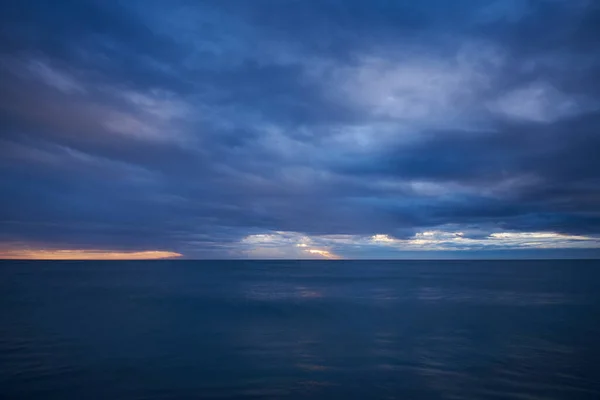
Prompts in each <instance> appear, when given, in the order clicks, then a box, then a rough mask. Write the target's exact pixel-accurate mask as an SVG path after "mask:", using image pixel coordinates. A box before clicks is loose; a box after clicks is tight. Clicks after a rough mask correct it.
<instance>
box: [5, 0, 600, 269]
mask: <svg viewBox="0 0 600 400" xmlns="http://www.w3.org/2000/svg"><path fill="white" fill-rule="evenodd" d="M12 3H13V4H11V5H10V6H8V7H2V11H5V12H3V13H0V22H1V23H2V24H3V30H2V32H0V43H2V45H1V46H2V50H3V51H2V55H1V56H0V74H1V75H2V76H3V78H4V79H1V80H0V93H2V95H1V96H0V174H2V177H3V179H2V180H0V191H1V192H2V193H3V194H4V193H6V194H7V195H6V196H2V197H1V198H0V242H2V243H5V244H7V245H8V244H10V245H11V246H12V245H14V244H19V245H28V246H29V247H30V248H34V249H72V250H77V249H85V250H89V251H92V250H97V251H102V249H111V250H112V251H114V252H139V251H146V249H161V251H168V252H173V253H179V254H183V255H184V256H186V257H190V258H194V257H199V258H227V257H255V258H273V257H275V258H277V257H285V258H323V257H335V256H339V257H344V258H354V257H358V258H365V257H381V256H386V257H394V256H398V257H399V256H402V254H403V253H402V252H413V253H411V254H415V253H414V252H420V251H423V252H427V251H432V250H435V251H437V253H436V254H441V252H452V254H454V253H461V254H464V255H465V256H466V255H467V254H474V253H476V252H479V251H484V252H485V251H488V252H489V253H487V254H496V253H492V252H493V251H496V250H498V251H500V250H502V251H504V250H506V251H524V250H525V249H530V250H531V251H538V252H541V253H535V254H538V255H541V256H543V254H550V253H548V251H550V250H552V249H557V248H564V249H570V250H572V251H573V252H575V251H576V250H577V249H579V250H581V251H582V253H580V254H584V253H583V251H584V250H585V251H586V252H585V254H591V253H593V254H596V255H597V254H598V251H597V250H596V249H597V247H596V239H595V238H597V236H598V235H599V234H600V209H599V207H598V204H600V176H599V173H598V171H600V161H598V157H597V155H596V152H597V151H596V149H597V148H599V146H600V137H599V136H598V134H597V130H598V126H600V112H599V111H600V110H599V108H598V101H599V99H600V83H599V82H598V79H597V77H598V72H599V71H600V57H599V56H598V54H600V51H599V50H600V49H599V48H598V47H599V45H598V41H597V37H598V34H599V32H598V26H599V25H598V24H597V23H596V22H597V19H598V16H599V15H600V9H599V8H598V6H597V5H596V4H594V3H593V2H586V1H576V0H574V1H540V2H513V1H508V2H504V1H503V2H499V1H492V0H490V1H483V2H481V1H473V0H458V1H456V2H452V3H451V4H450V3H446V2H438V1H432V2H388V1H379V0H376V1H374V2H360V1H348V2H337V1H323V2H316V1H315V2H311V1H306V2H293V3H285V4H283V3H282V4H279V3H278V4H273V2H269V1H263V0H257V1H255V2H252V5H250V3H248V4H247V3H246V2H234V3H231V4H221V3H220V2H216V3H197V4H196V3H190V2H187V1H174V2H173V3H172V4H169V7H166V6H165V5H164V4H163V3H162V2H160V1H148V2H145V1H144V2H141V1H131V2H127V3H122V4H112V3H106V2H98V1H95V0H81V1H65V2H61V3H60V4H52V5H51V7H50V4H49V3H48V4H45V3H44V4H42V3H40V2H36V1H30V0H25V1H22V2H12ZM548 26H551V27H552V29H548ZM458 233H463V235H462V236H461V235H458ZM501 234H502V235H504V236H502V235H501ZM261 235H266V236H261ZM494 235H496V236H494ZM497 235H501V236H497ZM506 235H509V236H506ZM510 235H513V236H510ZM519 235H520V236H519ZM544 235H550V236H549V237H547V236H544ZM581 238H585V239H581ZM511 249H512V250H511ZM544 251H546V253H544ZM519 254H522V253H519ZM532 254H533V253H532ZM552 254H555V253H552Z"/></svg>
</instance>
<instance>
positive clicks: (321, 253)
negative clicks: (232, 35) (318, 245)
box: [306, 249, 341, 260]
mask: <svg viewBox="0 0 600 400" xmlns="http://www.w3.org/2000/svg"><path fill="white" fill-rule="evenodd" d="M306 251H307V252H309V253H310V254H317V255H319V256H321V257H324V258H327V259H329V260H339V259H341V257H340V256H338V255H337V254H333V253H331V252H329V251H327V250H319V249H308V250H306Z"/></svg>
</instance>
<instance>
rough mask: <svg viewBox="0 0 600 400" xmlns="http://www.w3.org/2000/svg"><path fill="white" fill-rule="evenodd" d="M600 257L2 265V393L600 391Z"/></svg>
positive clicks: (566, 395)
mask: <svg viewBox="0 0 600 400" xmlns="http://www.w3.org/2000/svg"><path fill="white" fill-rule="evenodd" d="M599 360H600V262H598V261H495V262H490V261H483V262H482V261H452V262H450V261H442V262H440V261H414V262H413V261H400V262H374V261H361V262H347V261H323V262H320V261H316V262H315V261H312V262H311V261H306V262H298V261H294V262H247V261H246V262H243V261H242V262H240V261H233V262H232V261H224V262H196V261H189V262H188V261H149V262H148V261H144V262H14V261H11V262H8V261H4V262H0V398H2V399H238V398H240V399H262V398H266V399H269V398H270V399H300V398H315V399H333V398H339V399H396V398H397V399H509V398H512V399H531V400H533V399H570V400H577V399H595V400H597V399H600V369H599V368H598V366H597V364H598V361H599Z"/></svg>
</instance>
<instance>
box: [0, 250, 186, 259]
mask: <svg viewBox="0 0 600 400" xmlns="http://www.w3.org/2000/svg"><path fill="white" fill-rule="evenodd" d="M181 256H182V254H179V253H175V252H172V251H129V252H126V251H108V250H0V259H6V260H159V259H163V258H176V257H181Z"/></svg>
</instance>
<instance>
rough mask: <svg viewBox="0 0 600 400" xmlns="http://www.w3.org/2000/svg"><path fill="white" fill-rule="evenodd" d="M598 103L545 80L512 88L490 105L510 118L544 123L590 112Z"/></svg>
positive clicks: (495, 110) (493, 109) (492, 108)
mask: <svg viewBox="0 0 600 400" xmlns="http://www.w3.org/2000/svg"><path fill="white" fill-rule="evenodd" d="M595 107H597V105H596V106H594V105H593V102H592V101H591V100H589V99H587V100H586V99H584V98H577V97H569V96H568V95H566V94H564V93H561V92H560V91H558V90H557V89H556V88H554V87H553V86H551V85H549V84H548V83H544V82H534V83H532V84H529V85H527V86H525V87H522V88H518V89H515V90H513V91H510V92H508V93H506V94H504V95H502V96H501V97H500V98H499V99H498V100H496V101H495V102H494V103H492V104H491V105H490V109H491V110H492V111H494V112H498V113H501V114H504V115H505V116H507V117H509V118H514V119H517V120H526V121H532V122H543V123H548V122H553V121H556V120H558V119H562V118H568V117H572V116H574V115H577V114H582V113H585V112H589V111H592V110H593V109H594V108H595Z"/></svg>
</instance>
